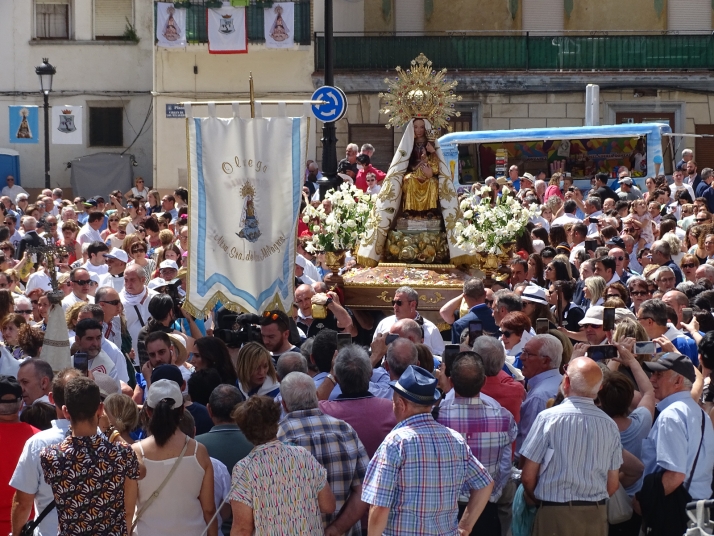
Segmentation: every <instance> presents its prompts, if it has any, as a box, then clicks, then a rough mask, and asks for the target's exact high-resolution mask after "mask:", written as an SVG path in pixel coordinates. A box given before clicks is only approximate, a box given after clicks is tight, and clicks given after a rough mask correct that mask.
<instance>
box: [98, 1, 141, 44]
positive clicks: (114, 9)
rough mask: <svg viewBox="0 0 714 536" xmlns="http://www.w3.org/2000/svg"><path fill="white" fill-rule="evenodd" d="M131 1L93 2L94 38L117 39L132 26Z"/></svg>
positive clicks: (132, 7)
mask: <svg viewBox="0 0 714 536" xmlns="http://www.w3.org/2000/svg"><path fill="white" fill-rule="evenodd" d="M133 20H134V6H133V1H132V0H94V38H95V39H117V38H120V37H122V36H123V35H124V32H125V30H126V27H127V24H133Z"/></svg>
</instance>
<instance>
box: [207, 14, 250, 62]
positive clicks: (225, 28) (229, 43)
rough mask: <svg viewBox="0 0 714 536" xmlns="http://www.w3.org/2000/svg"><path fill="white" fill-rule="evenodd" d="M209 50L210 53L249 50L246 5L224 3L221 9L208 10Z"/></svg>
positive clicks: (236, 52)
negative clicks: (234, 5) (238, 5)
mask: <svg viewBox="0 0 714 536" xmlns="http://www.w3.org/2000/svg"><path fill="white" fill-rule="evenodd" d="M208 52H209V53H210V54H244V53H246V52H248V31H247V29H246V17H245V8H244V7H232V6H231V5H229V4H226V3H224V4H223V7H222V8H220V9H209V10H208Z"/></svg>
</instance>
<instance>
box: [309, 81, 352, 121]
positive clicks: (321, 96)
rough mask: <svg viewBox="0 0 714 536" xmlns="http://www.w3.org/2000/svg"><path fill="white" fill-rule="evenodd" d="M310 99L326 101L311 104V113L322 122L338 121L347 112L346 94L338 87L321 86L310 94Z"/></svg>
mask: <svg viewBox="0 0 714 536" xmlns="http://www.w3.org/2000/svg"><path fill="white" fill-rule="evenodd" d="M312 100H322V101H325V102H326V104H320V105H316V104H313V105H312V113H313V114H315V117H316V118H317V119H319V120H320V121H322V122H323V123H329V122H332V121H339V120H340V119H342V118H343V117H344V116H345V114H346V113H347V96H346V95H345V93H344V91H342V90H341V89H340V88H338V87H333V86H322V87H321V88H319V89H317V91H315V93H313V94H312Z"/></svg>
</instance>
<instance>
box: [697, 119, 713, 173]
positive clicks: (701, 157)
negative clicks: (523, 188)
mask: <svg viewBox="0 0 714 536" xmlns="http://www.w3.org/2000/svg"><path fill="white" fill-rule="evenodd" d="M694 132H695V134H714V125H694ZM694 160H696V162H697V169H698V170H699V171H701V170H702V169H704V168H705V167H709V168H714V138H696V139H695V142H694Z"/></svg>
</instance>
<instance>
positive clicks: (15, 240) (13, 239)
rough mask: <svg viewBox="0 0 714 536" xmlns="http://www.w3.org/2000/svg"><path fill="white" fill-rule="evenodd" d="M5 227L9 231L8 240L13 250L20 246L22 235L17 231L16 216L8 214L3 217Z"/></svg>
mask: <svg viewBox="0 0 714 536" xmlns="http://www.w3.org/2000/svg"><path fill="white" fill-rule="evenodd" d="M5 225H7V227H8V229H10V238H9V239H8V240H9V241H10V243H11V244H12V245H13V247H14V248H15V249H17V246H18V245H19V244H20V240H22V235H21V234H20V233H19V232H18V231H17V216H15V215H14V214H10V213H8V215H7V216H5Z"/></svg>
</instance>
